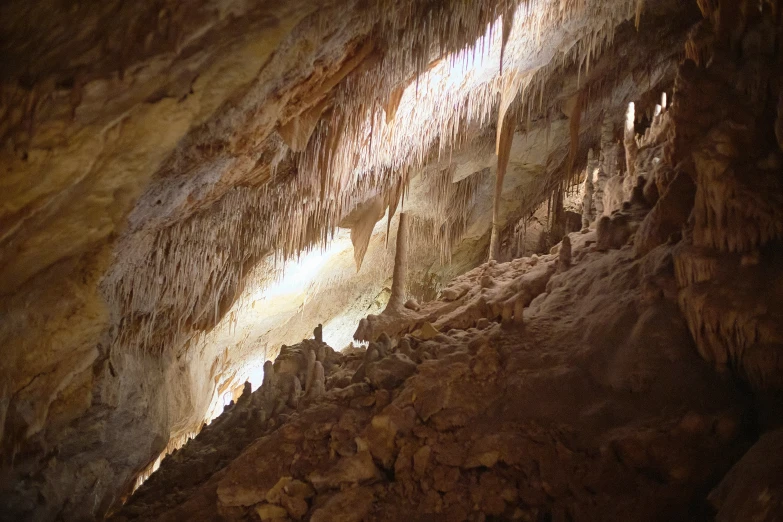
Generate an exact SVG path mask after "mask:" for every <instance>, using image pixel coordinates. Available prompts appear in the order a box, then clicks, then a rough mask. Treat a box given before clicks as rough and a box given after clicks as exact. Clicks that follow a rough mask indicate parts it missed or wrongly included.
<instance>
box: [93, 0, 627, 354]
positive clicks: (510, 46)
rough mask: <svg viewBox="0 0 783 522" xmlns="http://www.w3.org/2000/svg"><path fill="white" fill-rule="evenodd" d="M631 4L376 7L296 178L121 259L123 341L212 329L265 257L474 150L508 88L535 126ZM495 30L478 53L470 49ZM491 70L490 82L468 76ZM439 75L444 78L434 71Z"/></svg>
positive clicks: (453, 219) (243, 196)
mask: <svg viewBox="0 0 783 522" xmlns="http://www.w3.org/2000/svg"><path fill="white" fill-rule="evenodd" d="M637 1H638V0H624V1H623V2H622V5H621V6H619V8H618V6H611V8H610V7H609V6H606V5H604V2H600V1H598V0H592V1H591V0H572V1H566V2H551V1H545V0H526V1H521V2H520V1H517V0H501V1H498V0H482V1H479V2H459V3H457V4H448V5H442V4H440V3H434V4H430V3H426V4H425V3H417V2H403V3H401V2H391V1H389V2H382V4H383V5H382V6H379V10H378V11H379V12H380V13H381V14H380V17H381V19H380V20H379V22H378V25H377V27H378V28H379V35H380V38H381V39H382V40H384V41H386V42H387V43H388V45H387V47H386V48H387V52H386V54H385V55H384V57H383V59H382V60H380V62H379V63H378V64H377V65H376V66H374V67H368V68H358V69H357V70H356V71H355V73H354V74H351V75H349V76H348V77H347V78H346V79H345V80H344V81H343V82H342V83H341V84H340V85H338V86H337V87H336V88H335V89H334V90H333V92H332V93H331V94H330V99H331V101H330V103H331V104H332V105H333V106H334V110H331V111H326V112H325V114H327V115H328V116H327V117H326V118H325V119H323V120H321V121H320V122H319V123H317V124H316V125H315V126H314V130H313V132H312V135H311V136H309V138H307V140H306V146H303V147H304V150H303V152H301V153H300V154H299V155H298V156H297V158H296V163H297V169H296V170H295V172H296V174H295V175H293V176H289V177H288V178H286V179H280V178H279V177H278V179H276V180H275V181H273V182H270V183H268V184H267V185H266V186H264V187H263V188H261V189H252V188H245V187H241V188H236V189H234V190H232V191H230V192H229V193H228V194H227V195H226V196H224V197H223V199H222V200H221V201H220V202H218V203H216V204H215V205H213V207H212V208H211V209H209V210H208V212H205V213H203V214H200V215H195V216H192V217H190V218H188V219H187V220H185V221H183V222H179V223H177V224H175V225H173V226H169V227H166V228H163V229H161V230H160V231H158V232H157V233H156V237H154V238H153V239H151V241H152V243H153V244H154V246H152V247H151V248H149V249H148V251H147V252H148V253H147V254H146V255H145V256H144V257H143V258H141V259H132V258H131V259H128V260H124V262H123V266H124V268H123V269H121V270H119V271H118V272H117V273H116V274H114V275H112V276H110V277H109V278H108V281H107V287H108V293H109V294H110V298H111V299H112V300H113V301H114V302H116V303H120V310H119V311H118V312H119V316H120V317H121V318H122V321H123V324H122V325H121V327H122V330H123V332H124V335H126V336H129V337H130V338H129V339H126V341H127V342H131V343H132V344H135V345H137V346H144V347H148V348H149V347H151V346H152V345H157V344H158V343H157V341H155V340H154V337H155V332H156V331H160V329H161V328H164V329H166V330H173V331H176V332H184V331H188V330H190V329H191V328H193V327H196V328H197V329H202V328H209V327H210V325H212V324H214V323H215V322H216V321H217V320H218V319H219V318H220V317H221V315H222V314H223V313H225V310H226V309H227V306H226V303H230V302H231V301H232V300H233V299H235V298H236V296H237V295H238V294H239V293H240V290H241V287H242V282H243V280H244V278H245V275H246V273H247V271H248V269H249V267H251V266H253V265H254V264H255V263H257V262H258V260H260V259H262V258H264V257H265V256H267V255H270V254H272V255H274V256H275V259H279V260H287V259H290V258H292V257H295V256H297V255H298V254H299V253H301V252H302V251H305V250H307V249H310V248H313V247H314V246H317V245H324V244H325V243H326V242H327V241H328V240H329V238H330V237H331V236H332V234H333V232H334V230H335V229H336V227H337V224H338V223H339V222H340V219H341V218H342V217H343V216H345V215H346V214H347V213H348V212H350V211H351V210H352V209H353V208H355V207H356V206H357V205H358V204H360V203H361V202H362V201H364V200H365V199H366V198H367V195H368V194H378V193H380V194H389V193H390V192H393V191H399V190H400V186H401V185H402V186H405V185H407V183H408V181H409V177H410V173H411V172H412V170H413V169H414V168H417V167H420V166H422V165H424V164H426V163H427V162H429V161H431V160H432V155H433V153H435V152H436V153H437V155H438V156H441V155H443V154H444V153H446V152H448V151H450V150H453V149H454V148H455V147H459V146H460V145H462V144H464V143H466V142H467V139H468V137H467V134H466V130H467V129H468V128H469V127H470V126H474V125H478V126H479V127H483V126H486V125H488V124H491V122H492V121H494V120H495V119H496V117H497V107H498V103H499V99H500V95H499V93H501V91H505V92H506V94H504V98H506V99H508V100H512V101H513V100H515V99H516V100H517V101H516V103H517V105H518V106H519V107H520V109H519V111H518V114H522V115H524V114H526V115H527V118H528V120H529V119H530V117H531V113H532V111H533V109H534V106H535V105H537V106H538V109H539V110H541V108H542V107H543V106H544V95H545V88H544V87H545V82H546V79H547V78H548V77H549V76H550V75H551V74H552V72H553V71H555V70H557V69H559V68H563V67H566V66H569V65H571V64H574V63H576V64H578V65H579V66H580V68H581V67H582V66H584V67H585V68H587V67H589V65H590V63H591V61H593V60H595V58H596V57H597V56H598V55H599V54H600V53H601V52H602V51H603V50H604V49H605V48H606V47H607V46H608V45H610V44H611V43H612V41H613V38H614V30H615V27H616V26H617V25H619V24H620V23H621V22H623V21H625V20H628V19H630V18H632V17H633V15H634V14H635V11H636V5H637ZM370 12H371V13H370ZM368 13H370V14H368V16H379V14H378V12H375V11H374V10H368ZM586 13H591V16H586ZM510 20H513V24H512V23H510V22H509V21H510ZM566 23H570V24H571V25H570V27H572V28H573V29H574V34H575V37H576V40H577V41H576V45H573V46H570V47H569V48H567V49H566V50H564V52H562V53H559V56H560V59H559V60H557V59H555V60H551V61H550V62H549V63H547V64H546V65H544V66H542V67H539V68H538V69H537V70H536V72H534V73H528V72H525V69H524V67H526V63H525V59H526V58H527V57H529V56H530V55H533V54H535V53H537V52H539V51H540V50H541V46H542V45H543V44H542V40H541V36H542V35H544V34H547V32H548V31H549V30H550V29H553V28H556V27H561V26H563V25H564V24H566ZM400 28H405V30H400ZM487 28H488V29H489V32H488V34H486V35H485V36H483V37H481V38H479V39H478V40H477V41H476V42H475V45H472V44H474V42H472V41H466V35H481V34H482V33H484V31H485V30H486V29H487ZM466 29H468V30H466ZM530 35H534V36H535V38H534V39H531V38H530V37H529V36H530ZM443 55H445V56H446V57H445V58H444V59H443V60H440V61H436V62H432V60H433V58H434V57H435V58H437V57H439V56H443ZM501 56H502V58H501ZM501 59H502V64H503V67H502V70H503V72H502V74H500V69H501V66H500V65H501V64H500V63H499V62H500V60H501ZM487 60H489V61H490V62H492V63H491V64H490V65H492V67H490V68H489V69H488V70H489V71H490V74H489V75H488V76H486V77H484V76H483V74H482V75H475V74H473V75H472V73H471V71H473V70H474V69H476V68H477V67H479V66H481V67H483V65H481V64H482V63H484V62H485V61H487ZM493 60H497V62H498V63H497V64H495V62H494V61H493ZM438 67H440V68H441V69H439V70H438V72H439V74H440V77H438V76H437V75H434V74H433V70H434V69H435V68H438ZM482 73H483V69H482ZM411 78H415V80H414V81H413V82H412V83H411ZM455 78H462V82H460V81H455ZM444 86H447V87H448V88H444ZM509 103H510V102H509ZM422 115H423V116H422ZM300 145H301V144H300ZM458 190H459V189H458ZM466 192H470V191H469V190H467V191H466ZM460 201H465V198H458V202H460ZM467 207H468V205H465V204H460V205H458V207H457V209H459V210H463V211H464V212H467ZM455 214H456V212H455V210H454V209H451V208H450V209H449V212H448V215H447V217H446V218H445V220H444V219H441V224H440V225H438V224H437V223H435V225H434V226H435V227H438V230H439V232H438V233H437V234H434V235H432V236H430V237H434V238H437V241H440V242H441V243H440V247H441V252H443V253H445V254H446V255H445V256H444V257H445V258H448V257H449V255H448V254H449V253H450V248H451V244H453V241H454V240H455V238H457V237H459V235H460V234H461V230H463V229H464V226H465V225H464V224H465V222H466V219H465V214H464V213H463V214H462V215H460V216H456V215H455ZM444 221H445V223H448V225H447V226H445V228H444V226H443V222H444ZM414 229H415V226H414ZM168 342H171V340H170V339H169V340H168Z"/></svg>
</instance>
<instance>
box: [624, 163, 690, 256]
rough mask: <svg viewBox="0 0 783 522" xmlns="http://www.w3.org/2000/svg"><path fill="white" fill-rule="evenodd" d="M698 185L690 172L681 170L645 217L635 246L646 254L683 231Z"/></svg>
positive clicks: (638, 253) (639, 251) (637, 251)
mask: <svg viewBox="0 0 783 522" xmlns="http://www.w3.org/2000/svg"><path fill="white" fill-rule="evenodd" d="M695 192H696V187H695V185H694V184H693V181H692V180H691V179H690V177H689V176H688V175H686V174H685V173H683V172H679V173H678V174H677V175H676V176H675V178H674V180H673V181H672V182H671V183H670V184H669V186H668V187H667V188H666V191H665V192H664V193H663V195H662V196H661V197H660V198H659V199H658V201H657V203H656V204H655V206H654V207H653V209H652V210H651V211H650V213H649V214H647V216H646V217H645V218H644V220H643V221H642V223H641V225H640V226H639V229H638V230H637V232H636V241H635V242H634V247H635V249H636V253H637V255H644V254H646V253H647V252H649V251H650V250H652V249H653V248H655V247H657V246H658V245H662V244H663V243H665V242H666V240H667V239H668V238H669V236H670V235H672V234H674V233H676V232H678V231H680V230H681V229H682V227H683V226H684V225H685V223H686V221H687V220H688V216H689V215H690V213H691V209H692V208H693V198H694V195H695Z"/></svg>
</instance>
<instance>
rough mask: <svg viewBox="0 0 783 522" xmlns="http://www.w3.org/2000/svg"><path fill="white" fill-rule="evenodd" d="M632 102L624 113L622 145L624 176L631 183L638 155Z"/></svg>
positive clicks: (634, 112) (634, 113)
mask: <svg viewBox="0 0 783 522" xmlns="http://www.w3.org/2000/svg"><path fill="white" fill-rule="evenodd" d="M635 109H636V108H635V105H634V102H631V103H629V104H628V110H627V111H626V113H625V127H624V129H623V145H625V176H626V178H628V179H630V180H631V181H632V182H633V181H635V177H634V165H635V164H636V157H637V156H638V155H639V146H638V145H637V144H636V131H635V129H634V122H635V121H636V110H635Z"/></svg>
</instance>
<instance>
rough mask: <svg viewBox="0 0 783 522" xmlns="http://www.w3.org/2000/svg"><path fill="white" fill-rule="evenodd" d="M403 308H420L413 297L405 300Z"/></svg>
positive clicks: (415, 310) (415, 309) (414, 309)
mask: <svg viewBox="0 0 783 522" xmlns="http://www.w3.org/2000/svg"><path fill="white" fill-rule="evenodd" d="M405 308H407V309H408V310H413V311H414V312H418V311H419V309H421V307H420V306H419V303H418V301H416V300H415V299H408V300H407V301H405Z"/></svg>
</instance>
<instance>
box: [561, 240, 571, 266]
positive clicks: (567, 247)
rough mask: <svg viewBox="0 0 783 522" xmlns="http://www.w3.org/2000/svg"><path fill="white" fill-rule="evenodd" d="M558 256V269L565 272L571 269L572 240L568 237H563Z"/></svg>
mask: <svg viewBox="0 0 783 522" xmlns="http://www.w3.org/2000/svg"><path fill="white" fill-rule="evenodd" d="M558 254H559V256H558V261H559V262H558V269H559V270H560V271H561V272H564V271H566V270H568V269H569V268H570V267H571V238H569V237H568V236H567V235H566V236H563V241H562V242H561V243H560V250H559V252H558Z"/></svg>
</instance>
